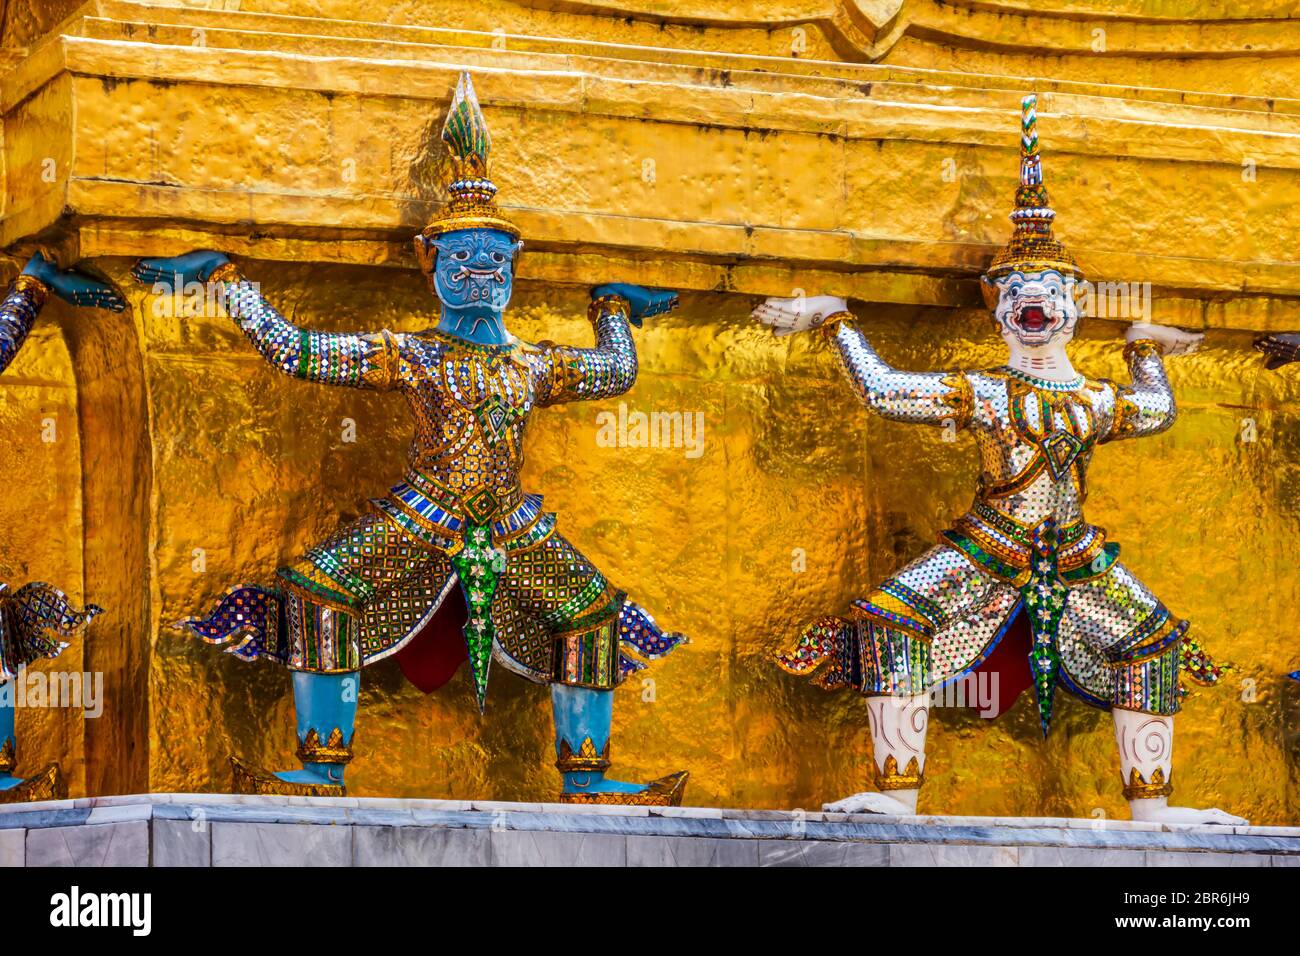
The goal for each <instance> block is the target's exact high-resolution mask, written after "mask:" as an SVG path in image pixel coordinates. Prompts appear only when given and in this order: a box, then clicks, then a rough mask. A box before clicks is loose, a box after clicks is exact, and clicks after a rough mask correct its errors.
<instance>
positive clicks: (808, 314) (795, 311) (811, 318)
mask: <svg viewBox="0 0 1300 956" xmlns="http://www.w3.org/2000/svg"><path fill="white" fill-rule="evenodd" d="M848 308H849V304H848V303H847V302H845V301H844V300H843V299H841V298H839V296H834V295H814V296H796V297H795V298H793V299H781V298H771V299H768V300H767V301H766V302H764V303H763V304H762V305H760V306H759V307H758V308H756V309H755V310H754V311H753V312H751V313H750V315H751V316H752V317H753V318H755V319H757V320H758V321H759V322H762V323H763V324H764V325H770V326H771V327H772V331H773V332H775V333H776V334H777V335H792V334H794V333H795V332H804V331H807V330H808V329H815V328H817V327H818V326H820V325H821V324H822V323H824V322H825V321H826V319H827V318H828V317H830V316H832V315H834V314H835V313H836V312H847V311H848Z"/></svg>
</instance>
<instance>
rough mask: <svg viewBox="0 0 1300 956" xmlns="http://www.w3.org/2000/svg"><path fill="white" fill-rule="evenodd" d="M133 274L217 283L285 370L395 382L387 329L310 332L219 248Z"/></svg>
mask: <svg viewBox="0 0 1300 956" xmlns="http://www.w3.org/2000/svg"><path fill="white" fill-rule="evenodd" d="M132 271H133V272H134V274H135V277H136V278H137V279H139V280H140V281H141V282H145V283H153V284H155V286H158V285H162V286H164V287H165V286H167V284H168V283H172V282H180V283H183V284H184V283H188V282H194V281H197V282H210V283H217V284H219V285H220V286H221V288H222V291H223V293H224V296H225V306H226V312H227V314H229V316H230V317H231V318H232V319H234V320H235V322H237V323H238V325H239V327H240V328H241V329H242V330H243V331H244V334H245V335H247V336H248V339H249V341H251V342H252V343H253V345H254V346H255V347H256V348H257V350H258V351H259V352H261V353H262V355H263V357H264V358H265V359H266V360H267V361H268V362H270V363H271V364H272V365H274V366H275V367H276V368H278V369H279V370H280V371H282V372H284V373H285V374H287V375H293V376H295V377H296V378H301V379H305V380H307V381H309V382H319V383H321V384H323V385H347V386H351V387H353V388H372V389H385V388H389V387H391V386H392V384H393V382H394V374H393V368H394V366H395V364H396V361H397V359H396V345H395V342H394V339H393V336H391V335H390V334H389V333H387V332H378V333H373V334H372V333H360V334H358V333H338V332H313V331H311V330H309V329H302V328H299V327H298V326H296V325H294V324H293V323H292V322H290V321H289V320H288V319H286V318H285V317H284V316H283V315H281V314H280V313H279V312H277V311H276V310H275V308H274V307H273V306H272V305H271V304H270V303H269V302H267V301H266V299H264V298H263V297H262V294H261V292H260V291H259V290H258V287H257V285H256V284H255V283H252V282H248V281H247V280H245V279H244V278H243V276H241V275H240V274H239V269H238V268H237V267H236V266H235V264H234V263H233V262H231V261H230V260H229V259H227V258H226V257H225V256H224V255H223V254H221V253H219V252H193V253H189V254H187V255H184V256H176V257H174V258H171V259H142V260H141V261H140V262H138V263H136V266H135V268H134V270H132Z"/></svg>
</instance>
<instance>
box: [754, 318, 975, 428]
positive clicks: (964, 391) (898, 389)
mask: <svg viewBox="0 0 1300 956" xmlns="http://www.w3.org/2000/svg"><path fill="white" fill-rule="evenodd" d="M754 318H756V319H757V320H758V321H760V322H762V323H763V324H764V325H770V326H772V328H773V330H774V331H775V332H776V334H777V335H790V334H793V333H795V332H802V331H805V330H808V329H820V330H821V332H822V333H823V334H824V335H825V336H826V337H827V339H829V340H830V342H831V343H832V345H833V346H834V348H835V350H836V351H837V352H838V353H839V356H840V360H841V361H842V362H843V363H844V370H845V371H846V372H847V373H848V375H849V380H850V381H851V382H852V383H853V390H854V391H855V392H856V393H857V395H858V398H860V399H861V400H862V403H863V404H864V405H866V406H867V408H869V409H871V410H872V411H873V412H875V413H876V414H877V415H880V416H882V417H884V418H888V419H889V420H891V421H896V422H919V423H922V424H926V425H947V424H949V423H952V424H954V425H956V426H957V427H958V428H964V427H965V426H966V425H967V424H969V422H970V417H971V413H972V411H973V408H974V404H975V399H974V393H973V391H972V388H971V383H970V379H968V378H967V377H966V376H965V375H964V374H962V373H960V372H952V373H948V372H903V371H899V370H898V369H896V368H892V367H891V366H889V365H888V364H886V362H885V361H884V360H883V359H882V358H881V357H880V356H879V355H877V354H876V350H875V349H873V348H872V347H871V343H870V342H868V341H867V337H866V336H865V335H863V334H862V332H861V331H859V330H858V328H857V326H855V325H854V324H853V315H852V314H851V313H850V312H849V311H848V306H847V303H845V301H844V300H843V299H841V298H838V297H836V296H829V295H819V296H810V297H801V298H797V299H780V298H772V299H768V300H767V301H766V302H764V303H763V304H762V305H760V306H759V307H758V308H756V309H755V310H754Z"/></svg>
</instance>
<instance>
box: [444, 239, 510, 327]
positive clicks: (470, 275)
mask: <svg viewBox="0 0 1300 956" xmlns="http://www.w3.org/2000/svg"><path fill="white" fill-rule="evenodd" d="M431 244H432V245H433V247H434V248H435V249H436V250H437V251H438V258H437V261H436V262H435V263H434V267H433V281H434V289H435V291H437V293H438V298H439V299H441V300H442V304H443V305H444V306H445V307H446V308H447V309H448V310H450V311H451V312H452V313H455V314H456V315H457V316H458V317H460V318H466V319H486V318H488V317H489V316H495V317H496V318H498V319H499V318H500V316H501V313H502V312H504V311H505V308H506V305H507V303H509V302H510V292H511V288H512V286H513V284H514V269H515V256H516V254H517V253H518V252H519V248H520V246H521V245H522V244H521V243H519V242H518V241H516V240H515V239H514V238H513V237H511V236H510V235H509V234H508V233H505V232H501V231H500V230H497V229H458V230H456V231H455V232H448V233H444V234H443V235H441V236H438V237H437V238H435V239H433V240H432V241H431Z"/></svg>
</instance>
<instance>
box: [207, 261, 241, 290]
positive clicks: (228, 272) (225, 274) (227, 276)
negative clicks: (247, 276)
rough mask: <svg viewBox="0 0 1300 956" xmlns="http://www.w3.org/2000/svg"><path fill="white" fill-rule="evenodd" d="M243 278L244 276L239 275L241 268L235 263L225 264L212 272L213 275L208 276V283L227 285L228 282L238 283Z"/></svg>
mask: <svg viewBox="0 0 1300 956" xmlns="http://www.w3.org/2000/svg"><path fill="white" fill-rule="evenodd" d="M242 278H243V276H241V275H240V274H239V266H237V265H235V264H234V263H233V262H223V263H222V264H221V265H219V266H217V267H216V268H215V269H213V270H212V275H210V276H208V281H209V282H218V283H220V284H222V285H225V284H226V283H227V282H238V281H239V280H240V279H242Z"/></svg>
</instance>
